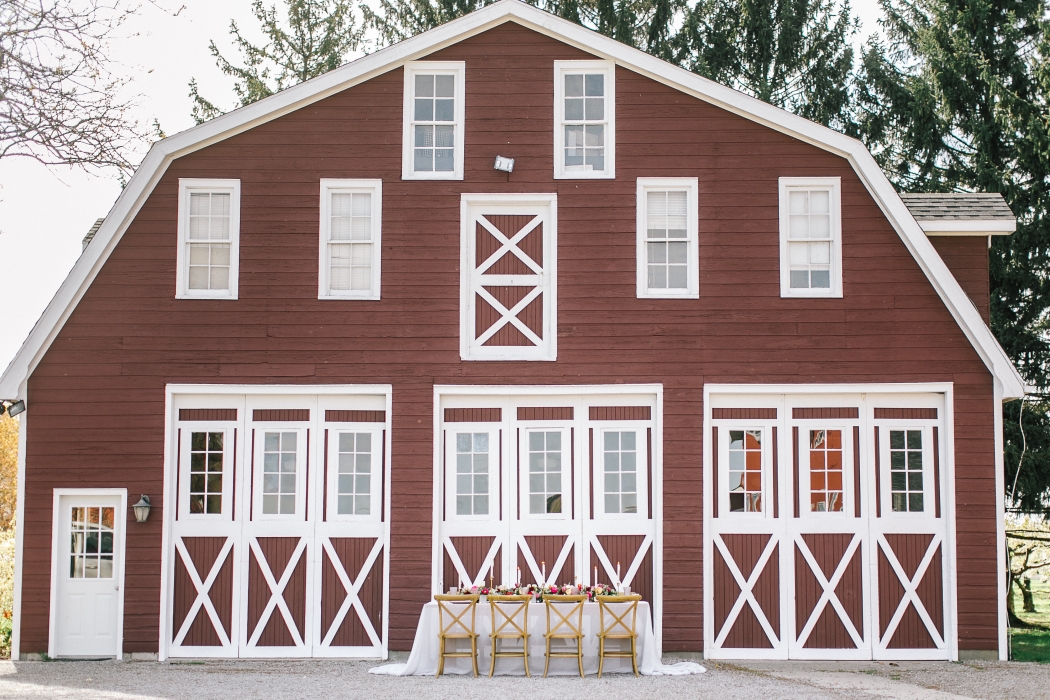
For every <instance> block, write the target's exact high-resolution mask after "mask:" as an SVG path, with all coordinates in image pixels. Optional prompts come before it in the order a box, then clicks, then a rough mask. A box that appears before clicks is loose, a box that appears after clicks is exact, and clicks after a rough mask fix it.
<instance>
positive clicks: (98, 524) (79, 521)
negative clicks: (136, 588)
mask: <svg viewBox="0 0 1050 700" xmlns="http://www.w3.org/2000/svg"><path fill="white" fill-rule="evenodd" d="M113 519H114V509H113V508H111V507H107V506H100V507H79V506H74V507H73V508H72V509H71V515H70V532H71V542H70V550H69V551H70V555H69V578H113V526H114V522H113Z"/></svg>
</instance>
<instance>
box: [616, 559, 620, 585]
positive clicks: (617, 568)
mask: <svg viewBox="0 0 1050 700" xmlns="http://www.w3.org/2000/svg"><path fill="white" fill-rule="evenodd" d="M616 581H617V583H619V581H620V562H616Z"/></svg>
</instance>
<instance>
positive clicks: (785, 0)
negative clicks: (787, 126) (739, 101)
mask: <svg viewBox="0 0 1050 700" xmlns="http://www.w3.org/2000/svg"><path fill="white" fill-rule="evenodd" d="M857 31H858V24H857V21H856V19H854V18H853V17H852V16H851V14H850V7H849V2H848V0H846V1H845V2H844V3H843V6H842V7H841V8H837V7H836V5H835V2H834V0H699V1H698V2H697V3H696V5H694V6H693V8H692V9H690V10H688V11H687V13H686V16H685V20H684V22H683V25H682V28H681V31H679V32H678V34H677V35H676V36H675V37H674V38H673V40H672V41H671V43H672V45H673V46H674V50H675V53H674V60H675V62H677V63H678V64H680V65H682V66H683V67H685V68H688V69H689V70H692V71H693V72H695V73H699V74H700V75H703V76H705V77H708V78H711V79H712V80H714V81H716V82H719V83H722V84H723V85H728V86H730V87H732V88H735V89H737V90H740V91H741V92H745V93H747V94H749V95H753V96H754V97H757V98H758V99H760V100H763V101H764V102H768V103H770V104H773V105H776V106H777V107H783V108H784V109H787V110H789V111H792V112H794V113H796V114H800V115H802V116H803V117H806V118H807V119H812V120H813V121H816V122H819V123H821V124H824V125H826V126H831V127H833V128H836V129H839V130H840V131H845V132H847V133H854V131H855V130H854V127H853V120H852V116H851V100H852V98H851V87H852V84H853V45H852V40H853V37H854V35H855V34H856V33H857Z"/></svg>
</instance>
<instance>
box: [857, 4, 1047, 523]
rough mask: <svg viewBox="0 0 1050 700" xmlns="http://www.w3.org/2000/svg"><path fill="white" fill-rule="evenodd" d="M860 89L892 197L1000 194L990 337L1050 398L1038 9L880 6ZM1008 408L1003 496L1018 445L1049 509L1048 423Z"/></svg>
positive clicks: (868, 135) (1042, 38)
mask: <svg viewBox="0 0 1050 700" xmlns="http://www.w3.org/2000/svg"><path fill="white" fill-rule="evenodd" d="M882 6H883V10H884V16H885V19H884V20H883V27H884V29H885V33H886V36H887V39H886V42H885V43H882V42H879V41H875V40H872V41H870V42H869V44H868V45H867V47H866V49H865V51H864V56H863V62H862V63H863V68H862V78H861V81H860V87H859V90H858V95H859V103H860V106H861V110H860V116H859V123H860V129H861V133H862V135H863V137H864V139H865V140H866V141H867V143H868V144H869V146H870V148H871V149H872V151H873V153H874V154H875V156H876V158H877V159H878V160H879V161H880V163H881V165H882V166H883V168H884V169H885V170H886V172H887V173H888V174H889V175H890V177H891V179H893V180H894V181H895V183H896V184H897V186H898V187H899V188H900V189H902V190H906V191H914V192H951V191H979V192H1000V193H1002V194H1003V196H1004V197H1005V198H1006V201H1007V202H1008V203H1009V204H1010V206H1011V208H1012V209H1013V211H1014V213H1015V214H1016V215H1017V218H1018V226H1017V231H1016V232H1015V233H1014V234H1012V235H1010V236H998V237H996V238H995V239H994V242H993V244H992V248H991V251H990V262H989V268H990V275H991V285H990V286H991V325H992V330H993V331H994V333H995V335H996V337H997V338H998V339H999V342H1000V343H1001V344H1002V346H1003V348H1004V349H1005V350H1006V352H1007V354H1009V356H1010V357H1011V358H1012V359H1013V361H1014V363H1015V364H1016V365H1017V367H1018V369H1019V370H1020V371H1021V373H1022V375H1023V376H1024V377H1025V379H1026V381H1028V382H1030V383H1032V384H1035V385H1037V386H1040V387H1043V388H1044V389H1045V388H1046V387H1048V386H1050V365H1048V361H1050V344H1048V342H1047V336H1046V332H1047V310H1048V308H1050V279H1048V276H1047V272H1048V270H1050V219H1048V215H1047V209H1048V207H1050V189H1048V185H1050V130H1048V122H1047V114H1048V112H1047V108H1048V97H1050V64H1048V58H1047V57H1048V55H1050V51H1048V49H1050V32H1048V27H1047V24H1046V21H1045V20H1044V17H1045V15H1046V12H1047V6H1046V3H1045V2H1044V0H909V1H908V2H903V1H901V0H882ZM1020 414H1021V402H1019V401H1014V402H1011V403H1008V404H1007V405H1006V407H1005V408H1004V423H1005V426H1004V427H1005V434H1006V471H1007V479H1006V485H1007V491H1008V495H1009V494H1011V493H1012V489H1013V482H1014V477H1015V472H1016V470H1017V467H1018V463H1019V461H1020V458H1021V453H1022V450H1024V446H1023V445H1024V443H1027V450H1025V458H1024V469H1023V470H1022V472H1021V474H1020V476H1019V478H1018V479H1017V493H1016V505H1018V506H1019V507H1021V508H1022V509H1025V510H1029V511H1031V510H1042V509H1045V508H1046V507H1047V501H1046V499H1047V496H1048V495H1050V417H1048V415H1047V407H1046V406H1045V405H1043V404H1042V402H1039V401H1036V402H1035V403H1034V404H1033V403H1031V402H1029V403H1027V404H1026V405H1025V407H1024V415H1025V419H1024V430H1025V435H1024V436H1023V437H1022V435H1021V430H1020V427H1019V418H1020Z"/></svg>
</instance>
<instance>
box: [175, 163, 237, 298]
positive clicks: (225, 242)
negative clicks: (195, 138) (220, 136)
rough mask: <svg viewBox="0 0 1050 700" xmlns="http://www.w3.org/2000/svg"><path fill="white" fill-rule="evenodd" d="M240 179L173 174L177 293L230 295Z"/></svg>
mask: <svg viewBox="0 0 1050 700" xmlns="http://www.w3.org/2000/svg"><path fill="white" fill-rule="evenodd" d="M240 197H241V181H240V180H194V179H180V180H179V221H178V233H179V235H178V252H177V255H176V257H177V262H176V268H177V273H176V275H177V279H176V283H175V296H176V298H178V299H236V298H237V276H238V258H239V257H240V254H239V239H240Z"/></svg>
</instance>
